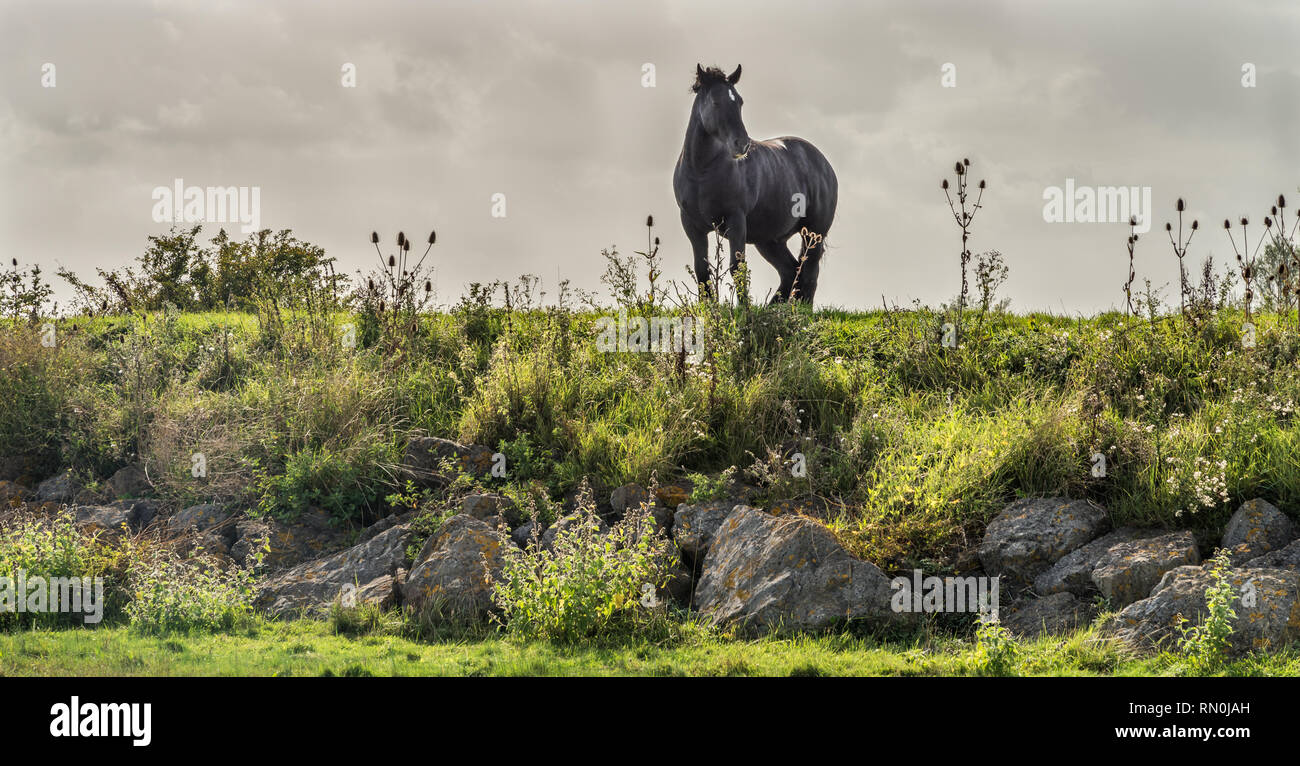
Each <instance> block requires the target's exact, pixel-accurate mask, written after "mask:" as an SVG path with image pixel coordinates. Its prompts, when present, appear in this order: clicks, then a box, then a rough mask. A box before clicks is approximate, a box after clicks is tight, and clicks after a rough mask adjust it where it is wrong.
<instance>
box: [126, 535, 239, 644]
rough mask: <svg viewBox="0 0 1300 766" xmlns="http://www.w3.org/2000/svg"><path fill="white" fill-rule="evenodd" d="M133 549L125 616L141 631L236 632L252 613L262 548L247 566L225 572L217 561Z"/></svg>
mask: <svg viewBox="0 0 1300 766" xmlns="http://www.w3.org/2000/svg"><path fill="white" fill-rule="evenodd" d="M132 553H133V554H134V555H132V560H131V564H130V567H129V568H128V570H127V582H128V587H129V590H130V593H131V601H130V602H129V603H128V604H127V605H126V615H127V618H128V619H129V620H130V624H131V627H133V628H135V629H136V630H139V631H141V632H143V633H147V634H151V635H159V634H163V633H169V632H188V631H194V630H200V631H222V630H231V629H233V628H236V627H239V626H240V625H241V624H242V623H243V622H245V621H246V620H247V619H249V618H250V617H251V616H252V613H253V599H254V597H255V595H256V589H255V586H256V575H255V570H256V566H257V565H259V564H261V561H262V555H263V552H259V553H258V554H256V555H255V556H254V559H253V561H251V562H249V563H250V564H251V566H249V567H248V568H242V567H238V566H232V567H230V568H229V569H225V570H223V569H221V568H220V567H219V566H217V565H216V563H215V562H211V561H206V560H204V559H202V558H197V557H196V558H192V559H181V558H180V557H179V556H177V555H175V554H174V553H171V552H169V551H165V550H156V551H151V552H148V553H144V554H139V553H138V552H137V551H132Z"/></svg>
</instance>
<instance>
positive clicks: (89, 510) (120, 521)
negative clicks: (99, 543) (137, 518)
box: [73, 505, 131, 537]
mask: <svg viewBox="0 0 1300 766" xmlns="http://www.w3.org/2000/svg"><path fill="white" fill-rule="evenodd" d="M73 512H74V513H75V514H76V517H77V520H76V525H77V529H79V530H81V531H82V532H85V533H87V534H93V533H95V532H98V533H100V534H104V535H106V536H108V537H118V536H120V535H121V534H122V532H123V531H129V530H130V526H131V524H130V518H131V517H130V512H129V511H128V510H127V509H125V508H122V507H117V506H108V505H79V506H77V507H76V508H75V509H74V510H73Z"/></svg>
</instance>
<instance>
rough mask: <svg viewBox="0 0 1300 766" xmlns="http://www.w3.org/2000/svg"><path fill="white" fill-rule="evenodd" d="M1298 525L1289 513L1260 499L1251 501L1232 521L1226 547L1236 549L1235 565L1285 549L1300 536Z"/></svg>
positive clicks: (1234, 551) (1233, 555)
mask: <svg viewBox="0 0 1300 766" xmlns="http://www.w3.org/2000/svg"><path fill="white" fill-rule="evenodd" d="M1296 536H1297V530H1296V525H1295V524H1294V523H1293V522H1292V521H1291V519H1289V518H1287V515H1286V514H1285V513H1282V512H1281V511H1279V510H1278V509H1277V508H1276V507H1274V506H1273V505H1271V504H1269V503H1268V502H1266V501H1264V500H1260V499H1255V500H1247V501H1246V502H1244V503H1242V504H1241V507H1240V508H1238V509H1237V512H1236V513H1234V514H1232V518H1231V519H1229V520H1228V526H1227V528H1226V529H1225V530H1224V532H1223V541H1222V543H1221V545H1222V547H1224V548H1227V549H1229V550H1230V551H1232V561H1233V563H1234V564H1239V563H1244V562H1246V561H1249V560H1250V559H1252V558H1254V557H1255V556H1259V555H1262V554H1265V553H1268V552H1269V551H1274V550H1278V549H1279V548H1285V547H1286V546H1287V544H1288V543H1290V542H1291V541H1292V540H1294V539H1296Z"/></svg>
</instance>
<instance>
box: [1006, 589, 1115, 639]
mask: <svg viewBox="0 0 1300 766" xmlns="http://www.w3.org/2000/svg"><path fill="white" fill-rule="evenodd" d="M999 616H1000V618H1001V622H1002V626H1003V627H1005V628H1006V629H1007V630H1009V631H1011V632H1012V633H1014V634H1015V635H1016V636H1019V637H1022V638H1037V637H1038V636H1040V635H1043V634H1048V635H1059V634H1062V633H1070V632H1073V631H1075V630H1078V629H1079V628H1081V627H1083V626H1085V625H1087V624H1088V621H1089V620H1090V619H1092V609H1091V608H1090V607H1089V606H1088V605H1087V604H1085V603H1083V602H1082V601H1080V600H1079V599H1078V597H1077V596H1075V595H1074V594H1073V593H1070V592H1069V591H1059V592H1056V593H1052V594H1051V595H1048V596H1043V597H1042V598H1028V599H1025V600H1023V601H1021V602H1019V603H1018V604H1016V605H1015V606H1014V607H1013V608H1012V609H1011V610H1010V611H1009V612H1005V613H1003V614H1001V615H999Z"/></svg>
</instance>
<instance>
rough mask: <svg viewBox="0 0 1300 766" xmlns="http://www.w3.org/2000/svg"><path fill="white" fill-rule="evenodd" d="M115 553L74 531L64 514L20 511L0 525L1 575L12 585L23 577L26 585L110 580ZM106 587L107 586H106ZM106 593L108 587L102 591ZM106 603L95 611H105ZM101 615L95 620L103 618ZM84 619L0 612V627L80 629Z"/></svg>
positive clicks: (68, 515)
mask: <svg viewBox="0 0 1300 766" xmlns="http://www.w3.org/2000/svg"><path fill="white" fill-rule="evenodd" d="M118 553H119V552H118V551H116V550H114V549H112V548H110V547H108V546H105V545H101V544H100V542H99V539H98V538H97V537H95V536H93V535H84V534H82V533H81V532H79V531H78V530H77V527H76V519H75V518H74V517H73V515H72V514H71V513H70V512H68V511H66V510H65V511H61V512H59V513H58V514H56V515H55V516H54V517H53V518H46V517H41V516H37V515H35V514H28V513H20V514H18V515H16V516H15V517H13V518H11V519H9V520H7V521H5V522H3V523H0V577H7V578H10V581H11V582H14V583H15V584H14V587H15V588H16V587H17V585H16V581H17V579H18V576H19V573H20V572H21V573H23V574H24V575H25V577H26V578H27V581H28V582H31V579H32V578H33V577H44V578H46V580H47V581H48V580H49V579H50V578H55V577H66V578H78V579H80V578H86V577H90V578H94V577H104V578H105V579H106V580H111V579H112V573H113V569H114V567H115V565H116V563H117V557H118ZM107 584H108V583H106V585H107ZM104 592H105V595H106V596H107V594H108V592H109V591H108V588H107V587H106V588H105V591H104ZM108 606H109V605H108V604H107V603H104V602H101V603H100V604H99V607H100V609H104V610H105V611H107V607H108ZM103 616H104V614H103V613H101V615H100V617H101V619H102V618H103ZM83 624H85V622H84V615H83V614H81V613H73V612H31V611H23V612H9V611H8V610H5V609H0V627H12V626H21V627H27V628H31V627H55V626H71V625H83Z"/></svg>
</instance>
